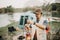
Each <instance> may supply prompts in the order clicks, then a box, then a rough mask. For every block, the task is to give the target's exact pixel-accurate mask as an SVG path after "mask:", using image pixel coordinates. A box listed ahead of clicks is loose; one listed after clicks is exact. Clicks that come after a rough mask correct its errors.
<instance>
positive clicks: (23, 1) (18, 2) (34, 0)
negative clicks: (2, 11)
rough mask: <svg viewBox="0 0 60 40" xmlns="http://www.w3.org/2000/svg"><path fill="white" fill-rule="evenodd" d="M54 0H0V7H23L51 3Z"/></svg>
mask: <svg viewBox="0 0 60 40" xmlns="http://www.w3.org/2000/svg"><path fill="white" fill-rule="evenodd" d="M54 1H55V0H0V8H2V7H6V6H9V5H12V6H13V7H14V8H24V7H26V6H31V5H33V6H34V5H39V3H40V4H42V5H43V3H46V2H47V3H48V2H49V3H53V2H54Z"/></svg>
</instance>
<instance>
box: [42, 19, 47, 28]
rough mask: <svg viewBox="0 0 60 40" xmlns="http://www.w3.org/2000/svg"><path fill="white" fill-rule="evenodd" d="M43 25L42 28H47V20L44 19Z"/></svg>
mask: <svg viewBox="0 0 60 40" xmlns="http://www.w3.org/2000/svg"><path fill="white" fill-rule="evenodd" d="M43 25H44V28H45V29H46V28H47V25H48V21H47V20H44V22H43Z"/></svg>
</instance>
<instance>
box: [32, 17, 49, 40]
mask: <svg viewBox="0 0 60 40" xmlns="http://www.w3.org/2000/svg"><path fill="white" fill-rule="evenodd" d="M34 22H36V20H35V21H34ZM38 23H39V24H40V25H43V27H44V28H46V27H47V25H48V21H47V19H46V18H44V17H41V18H40V20H39V22H38ZM35 30H37V32H36V33H37V39H38V40H46V31H45V30H42V29H40V28H38V27H36V26H35V25H32V39H33V37H34V33H35Z"/></svg>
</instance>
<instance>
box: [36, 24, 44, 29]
mask: <svg viewBox="0 0 60 40" xmlns="http://www.w3.org/2000/svg"><path fill="white" fill-rule="evenodd" d="M35 26H36V27H38V28H40V29H42V30H44V29H45V28H44V26H43V25H41V24H39V23H35Z"/></svg>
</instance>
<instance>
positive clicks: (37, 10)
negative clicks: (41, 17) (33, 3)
mask: <svg viewBox="0 0 60 40" xmlns="http://www.w3.org/2000/svg"><path fill="white" fill-rule="evenodd" d="M36 12H41V9H36V10H35V11H34V14H36ZM41 14H42V12H41Z"/></svg>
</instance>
